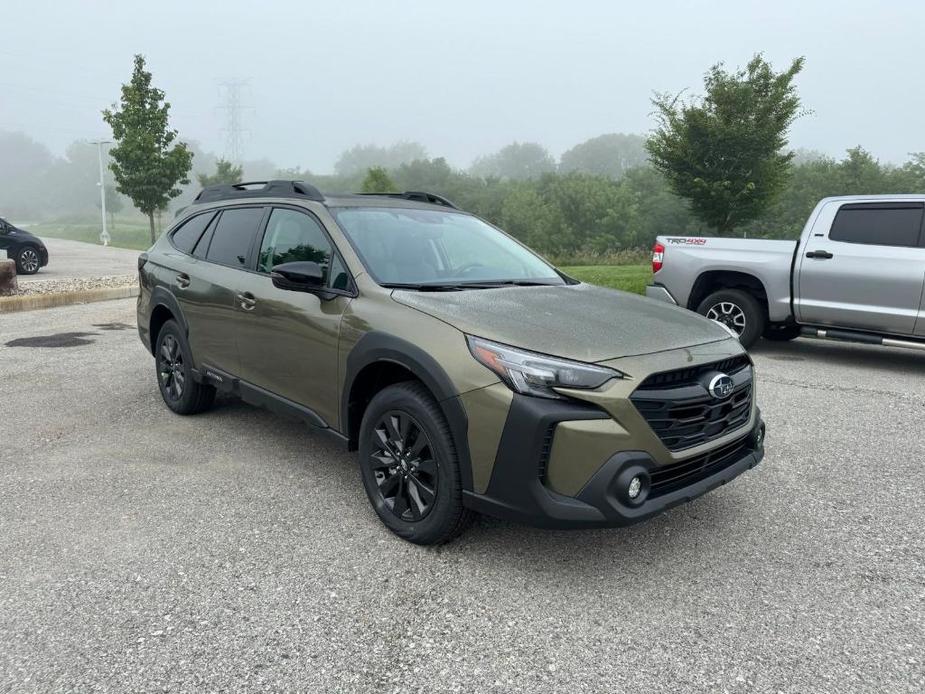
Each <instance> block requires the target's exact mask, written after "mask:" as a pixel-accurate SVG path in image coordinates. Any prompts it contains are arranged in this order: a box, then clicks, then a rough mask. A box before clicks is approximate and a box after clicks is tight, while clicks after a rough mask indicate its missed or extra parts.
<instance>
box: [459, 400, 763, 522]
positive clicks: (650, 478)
mask: <svg viewBox="0 0 925 694" xmlns="http://www.w3.org/2000/svg"><path fill="white" fill-rule="evenodd" d="M607 418H608V415H607V413H606V412H604V411H603V410H600V409H598V408H596V407H593V406H589V405H585V404H583V403H577V402H570V401H565V400H562V401H558V400H542V399H539V398H530V397H525V396H521V395H515V397H514V400H513V402H512V403H511V410H510V413H509V414H508V420H507V424H506V426H505V428H504V433H503V435H502V438H501V444H500V446H499V448H498V454H497V459H496V461H495V465H494V468H493V470H492V475H491V481H490V482H489V485H488V488H487V489H486V490H485V493H484V494H477V493H475V492H470V491H466V492H464V498H465V501H466V505H467V506H469V507H470V508H472V509H474V510H475V511H478V512H479V513H484V514H486V515H490V516H495V517H498V518H504V519H507V520H513V521H517V522H522V523H527V524H529V525H535V526H538V527H547V528H583V527H584V528H592V527H610V526H623V525H631V524H633V523H638V522H640V521H643V520H645V519H646V518H649V517H651V516H654V515H656V514H659V513H662V512H663V511H666V510H668V509H670V508H672V507H674V506H677V505H679V504H682V503H684V502H687V501H691V500H693V499H696V498H697V497H699V496H701V495H703V494H706V493H707V492H709V491H711V490H713V489H716V488H717V487H719V486H721V485H723V484H726V483H727V482H730V481H732V480H733V479H735V478H736V477H738V476H739V475H740V474H742V473H743V472H745V471H746V470H750V469H751V468H753V467H755V466H756V465H758V463H760V462H761V460H762V458H763V457H764V431H765V425H764V422H763V421H762V420H761V416H760V413H758V415H757V416H756V417H755V418H754V423H753V425H752V427H751V428H750V429H748V430H743V433H742V436H741V437H739V438H738V439H737V440H736V441H735V442H734V443H733V444H730V445H727V446H723V447H720V448H718V449H717V452H716V456H713V454H712V453H708V454H706V455H703V456H695V457H693V458H690V459H684V460H681V461H678V462H676V463H673V464H671V465H658V464H657V463H656V462H655V461H654V460H653V459H652V457H651V456H650V455H649V454H648V453H646V452H644V451H635V450H627V451H619V452H616V453H614V454H613V455H611V456H610V457H609V458H608V459H607V460H606V461H605V462H604V464H603V465H601V467H600V468H599V469H598V470H597V472H595V473H594V474H593V475H592V476H591V478H590V479H589V480H588V481H587V482H586V483H585V484H584V486H583V487H582V488H581V489H580V490H579V492H578V493H577V494H576V495H575V496H566V495H563V494H560V493H558V492H556V491H554V490H553V489H552V488H550V486H549V485H548V484H547V483H546V480H545V473H546V470H545V465H546V463H547V462H548V460H549V451H550V448H551V444H552V437H553V432H554V430H555V426H556V424H557V423H558V422H565V421H576V420H583V419H584V420H598V419H607ZM525 442H526V443H525ZM720 449H723V450H720ZM634 476H638V477H640V478H641V480H642V481H643V484H642V488H643V491H642V493H641V494H640V496H639V497H638V498H637V499H636V500H630V499H629V497H628V495H627V486H628V483H629V481H630V480H631V479H632V478H633V477H634Z"/></svg>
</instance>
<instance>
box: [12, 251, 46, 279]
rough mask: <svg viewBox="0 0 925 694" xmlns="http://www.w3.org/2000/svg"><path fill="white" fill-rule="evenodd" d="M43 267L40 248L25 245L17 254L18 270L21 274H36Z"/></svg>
mask: <svg viewBox="0 0 925 694" xmlns="http://www.w3.org/2000/svg"><path fill="white" fill-rule="evenodd" d="M41 267H42V258H41V256H40V255H39V249H38V248H36V247H35V246H23V247H22V248H21V249H19V253H17V254H16V272H18V273H19V274H20V275H34V274H35V273H36V272H38V271H39V268H41Z"/></svg>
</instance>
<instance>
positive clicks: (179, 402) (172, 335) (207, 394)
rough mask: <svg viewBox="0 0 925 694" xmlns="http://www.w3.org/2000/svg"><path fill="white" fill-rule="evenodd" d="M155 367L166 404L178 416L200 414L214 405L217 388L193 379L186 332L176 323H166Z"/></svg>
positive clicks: (158, 339) (159, 337)
mask: <svg viewBox="0 0 925 694" xmlns="http://www.w3.org/2000/svg"><path fill="white" fill-rule="evenodd" d="M154 368H155V372H156V374H157V385H158V389H159V390H160V391H161V397H162V398H164V404H165V405H167V407H169V408H170V409H171V410H173V411H174V412H176V413H177V414H183V415H187V414H197V413H199V412H203V411H205V410H207V409H209V408H210V407H211V406H212V403H213V401H214V400H215V388H213V387H212V386H210V385H208V384H206V383H199V382H197V381H196V379H195V378H194V370H193V369H194V365H193V357H192V355H191V354H190V348H189V344H188V343H187V341H186V333H185V332H184V331H183V330H181V329H180V326H179V325H177V323H176V322H175V321H172V320H169V321H167V322H166V323H164V325H163V326H162V327H161V329H160V331H159V332H158V335H157V340H156V341H155V343H154Z"/></svg>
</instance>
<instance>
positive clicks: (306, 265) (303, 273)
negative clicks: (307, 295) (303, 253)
mask: <svg viewBox="0 0 925 694" xmlns="http://www.w3.org/2000/svg"><path fill="white" fill-rule="evenodd" d="M270 279H272V280H273V286H274V287H277V288H279V289H288V290H289V291H293V292H314V291H318V290H320V289H322V288H323V285H324V271H323V270H322V269H321V266H320V265H319V264H318V263H315V262H312V261H310V260H297V261H294V262H291V263H282V264H280V265H274V266H273V269H272V270H270Z"/></svg>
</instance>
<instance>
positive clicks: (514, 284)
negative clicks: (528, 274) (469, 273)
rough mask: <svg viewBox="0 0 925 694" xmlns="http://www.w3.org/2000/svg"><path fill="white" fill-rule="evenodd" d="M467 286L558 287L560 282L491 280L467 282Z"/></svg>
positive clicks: (484, 287)
mask: <svg viewBox="0 0 925 694" xmlns="http://www.w3.org/2000/svg"><path fill="white" fill-rule="evenodd" d="M464 286H466V287H478V288H479V289H493V288H496V287H558V286H559V284H557V283H553V282H540V281H537V280H491V281H489V282H473V283H471V284H465V285H464Z"/></svg>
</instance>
